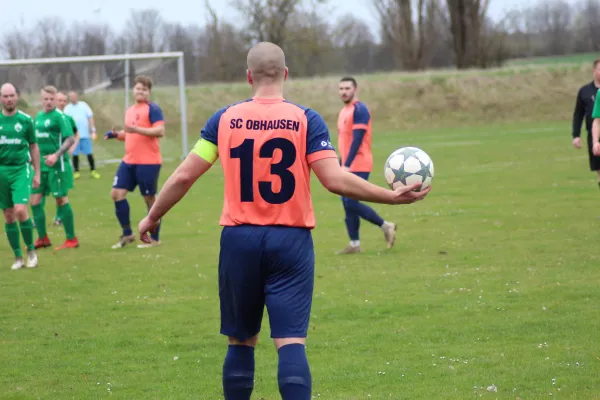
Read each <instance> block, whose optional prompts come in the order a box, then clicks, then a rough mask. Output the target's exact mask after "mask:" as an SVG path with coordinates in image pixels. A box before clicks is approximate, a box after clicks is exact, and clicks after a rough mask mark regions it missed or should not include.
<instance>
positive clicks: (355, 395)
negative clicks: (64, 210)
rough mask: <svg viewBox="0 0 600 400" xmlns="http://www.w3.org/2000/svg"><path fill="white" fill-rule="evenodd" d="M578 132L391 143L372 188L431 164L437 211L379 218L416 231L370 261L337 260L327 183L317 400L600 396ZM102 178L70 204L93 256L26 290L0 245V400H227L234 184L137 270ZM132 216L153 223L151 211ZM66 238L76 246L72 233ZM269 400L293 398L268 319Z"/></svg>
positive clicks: (43, 254) (520, 131)
mask: <svg viewBox="0 0 600 400" xmlns="http://www.w3.org/2000/svg"><path fill="white" fill-rule="evenodd" d="M515 112H516V113H518V112H519V111H518V110H515ZM568 130H569V126H568V123H567V122H544V123H540V122H537V123H514V124H499V123H496V124H489V125H488V126H485V127H483V128H482V127H476V128H453V129H429V130H420V131H419V130H414V131H411V132H410V133H406V132H403V131H399V130H385V129H384V130H380V131H378V132H376V135H375V140H374V153H375V160H376V169H375V171H374V172H373V175H372V177H373V179H372V180H373V181H374V182H376V183H379V184H383V178H382V171H381V170H382V167H383V162H384V160H385V158H386V156H387V155H388V154H389V153H390V152H391V151H392V150H393V149H395V148H397V147H400V146H403V145H415V146H419V147H421V148H423V149H425V150H426V151H427V152H428V153H429V154H430V155H431V157H432V158H433V160H434V162H435V167H436V177H435V178H434V185H433V186H434V190H433V191H432V192H431V195H430V197H429V198H428V199H427V200H426V201H424V202H420V203H417V204H414V205H411V206H398V207H391V206H379V205H376V206H375V208H376V209H377V210H378V211H380V212H381V214H382V215H383V216H384V218H386V219H388V220H392V221H396V222H397V223H398V224H399V227H400V228H399V238H398V242H397V245H396V246H395V247H394V248H393V249H392V250H390V251H386V250H385V245H384V242H383V236H382V234H381V232H380V231H379V230H378V229H377V228H375V227H373V226H369V225H368V224H367V223H363V225H362V237H361V239H362V245H363V249H364V250H365V251H364V253H363V254H360V255H355V256H344V257H342V256H336V255H334V252H335V251H336V250H338V249H340V248H341V247H343V246H344V245H345V244H346V243H347V239H346V237H345V228H344V225H343V215H342V206H341V202H340V200H339V198H337V197H336V196H334V195H331V194H328V193H326V192H325V191H324V190H323V189H322V188H321V187H320V186H319V185H318V184H317V183H316V182H315V184H314V185H313V192H314V199H315V200H314V202H315V209H316V216H317V221H318V226H317V228H316V229H315V231H314V239H315V246H316V255H317V270H316V288H315V295H314V304H313V313H312V319H311V325H310V334H309V344H308V354H309V358H310V362H311V366H312V374H313V388H314V396H315V397H317V398H320V399H331V400H334V399H338V400H355V399H356V400H358V399H468V398H483V399H517V398H520V399H523V400H525V399H528V400H529V399H547V398H553V399H597V398H599V397H600V395H599V393H600V384H599V381H598V376H600V348H599V346H598V332H600V320H599V319H598V315H599V311H600V309H599V308H600V307H599V304H600V292H599V290H598V286H599V284H600V272H599V270H598V266H599V265H600V255H599V254H598V253H597V252H596V251H595V248H594V246H595V245H596V235H597V232H598V225H600V219H599V217H600V211H599V208H598V204H599V202H600V192H599V190H598V186H597V184H596V182H595V177H594V176H592V175H591V174H590V173H589V172H588V171H587V159H586V157H587V156H586V154H585V153H584V151H579V152H576V151H575V150H573V149H571V148H570V147H569V146H570V143H569V137H568ZM174 167H175V164H169V165H167V166H166V167H165V170H164V172H163V175H162V181H163V182H164V180H165V179H166V177H167V175H168V173H169V172H170V171H171V170H172V169H173V168H174ZM84 168H85V167H84ZM100 172H101V173H102V179H101V180H99V181H94V180H91V179H89V178H87V176H86V175H85V174H84V178H82V179H81V180H79V181H78V182H77V186H76V188H75V190H73V192H72V194H71V200H72V204H73V207H74V211H75V213H76V223H77V231H78V236H79V238H80V241H81V244H82V245H81V247H80V248H79V249H76V250H73V251H66V252H61V253H55V252H53V251H52V250H46V251H40V254H39V256H40V267H39V268H38V269H36V270H21V271H11V270H10V268H9V267H10V263H11V257H10V250H9V248H8V246H7V243H6V241H5V240H2V241H0V254H2V260H3V261H2V263H3V264H2V265H3V267H2V268H1V269H0V290H1V292H2V297H3V301H2V302H0V321H1V323H0V341H1V345H0V354H2V357H1V358H0V385H1V386H0V387H1V389H0V398H2V399H101V398H111V397H112V398H118V399H190V398H198V399H221V398H222V395H221V386H220V371H221V365H222V359H223V356H224V352H225V340H224V338H223V337H221V336H220V335H219V334H218V330H219V312H218V291H217V276H216V273H217V268H216V264H217V255H218V240H219V232H220V228H219V226H218V225H217V219H218V214H219V212H220V208H221V196H222V178H221V176H220V173H219V172H220V171H219V170H218V169H217V168H215V169H214V170H212V171H210V172H209V174H208V175H207V176H206V177H204V178H203V179H202V180H201V181H200V182H198V183H197V184H196V186H195V187H194V188H193V189H192V191H191V193H190V194H189V196H188V197H187V198H186V199H185V200H184V201H182V202H181V203H180V204H179V205H178V206H177V207H176V208H175V209H174V210H173V211H172V212H171V213H170V214H169V215H168V217H167V218H166V219H165V221H164V226H163V230H162V234H163V241H164V245H163V246H162V247H159V248H155V249H150V250H139V249H136V248H125V249H123V250H121V251H114V250H111V249H110V246H111V245H112V244H113V243H114V242H115V241H116V240H117V237H118V235H119V229H118V227H117V222H116V218H115V217H114V215H113V214H114V213H113V205H112V203H111V201H110V197H109V190H110V185H111V182H112V176H113V173H114V166H104V167H102V168H101V169H100ZM130 204H131V206H132V210H133V220H134V221H139V219H140V218H141V217H142V216H143V211H144V207H143V205H142V201H141V199H140V197H139V195H138V194H137V193H136V194H134V195H132V196H130ZM47 212H48V213H49V215H50V216H53V215H54V207H53V206H52V205H51V204H48V205H47ZM50 231H51V238H52V240H53V242H54V243H55V244H59V243H60V242H61V241H62V239H63V232H62V229H61V228H54V227H51V228H50ZM492 385H493V386H492ZM488 387H489V390H488ZM494 388H495V389H496V390H497V391H494ZM254 394H255V395H254V397H253V398H255V399H264V400H274V399H277V398H279V396H278V392H277V383H276V355H275V352H274V349H273V346H272V344H271V343H270V340H269V329H268V326H267V319H266V317H265V326H264V331H263V333H262V334H261V342H260V344H259V346H258V352H257V373H256V386H255V391H254ZM550 396H552V397H550Z"/></svg>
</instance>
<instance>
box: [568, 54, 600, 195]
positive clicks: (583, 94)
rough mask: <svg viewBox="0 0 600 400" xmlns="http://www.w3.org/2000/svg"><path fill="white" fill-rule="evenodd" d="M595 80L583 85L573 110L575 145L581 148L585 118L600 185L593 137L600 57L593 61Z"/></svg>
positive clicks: (592, 164) (592, 166) (599, 162)
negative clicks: (582, 127) (593, 112)
mask: <svg viewBox="0 0 600 400" xmlns="http://www.w3.org/2000/svg"><path fill="white" fill-rule="evenodd" d="M592 74H593V78H594V79H593V80H592V81H591V82H590V83H588V84H586V85H584V86H582V87H581V88H580V89H579V91H578V92H577V99H576V101H575V110H574V111H573V130H572V133H573V146H574V147H575V148H576V149H579V148H581V124H582V122H583V121H584V120H585V127H586V130H587V132H588V136H587V146H588V155H589V161H590V170H591V171H596V174H597V175H598V185H599V186H600V157H599V156H598V155H594V151H593V144H594V141H593V139H592V120H593V117H592V111H593V109H594V103H595V102H596V101H597V100H598V96H597V94H598V89H600V59H597V60H595V61H594V63H593V70H592Z"/></svg>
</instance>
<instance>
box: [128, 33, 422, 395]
mask: <svg viewBox="0 0 600 400" xmlns="http://www.w3.org/2000/svg"><path fill="white" fill-rule="evenodd" d="M247 62H248V72H247V79H248V82H249V83H250V84H251V85H252V88H253V91H254V97H253V98H251V99H249V100H246V101H243V102H241V103H237V104H234V105H231V106H228V107H225V108H222V109H221V110H219V111H217V112H216V113H215V114H214V115H213V116H212V117H211V118H210V119H209V120H208V122H207V123H206V126H205V127H204V129H203V130H202V134H201V139H200V140H199V141H198V143H197V144H196V145H195V147H194V149H193V150H192V152H191V153H190V154H189V155H188V157H187V158H186V159H185V161H183V163H182V164H181V165H180V166H179V167H178V168H177V170H176V171H175V172H174V173H173V175H171V177H170V178H169V179H168V181H167V182H166V183H165V185H164V187H163V189H162V190H161V192H160V194H159V195H158V198H157V200H156V203H155V204H154V206H153V207H152V209H151V210H150V212H149V213H148V215H147V217H146V218H144V220H142V221H141V222H140V225H139V232H140V236H141V239H142V240H144V241H149V240H150V239H149V238H148V236H147V234H148V233H149V232H152V231H153V230H154V229H156V227H157V226H158V224H159V221H160V219H161V218H162V217H163V216H164V215H165V214H166V213H167V212H168V211H169V210H170V209H171V208H172V207H173V206H174V205H175V204H177V202H179V201H180V200H181V199H182V198H183V196H184V195H185V194H186V193H187V191H188V190H189V189H190V188H191V186H192V185H193V184H194V182H196V180H197V179H198V178H200V176H202V175H203V174H204V173H205V172H206V171H208V169H209V168H210V167H211V166H212V164H213V163H214V162H215V161H216V159H217V158H220V161H221V166H222V167H223V173H224V177H225V183H224V185H225V199H224V205H223V213H222V215H221V219H220V224H221V225H222V226H224V228H223V231H222V235H221V242H220V243H221V251H220V255H219V297H220V303H221V333H222V334H223V335H226V336H228V338H229V347H228V351H227V355H226V357H225V362H224V365H223V379H222V382H223V391H224V394H225V398H226V399H228V400H248V399H250V396H251V394H252V391H253V387H254V365H255V363H254V348H255V346H256V344H257V341H258V333H259V331H260V329H261V323H262V317H263V309H264V307H265V305H266V307H267V311H268V313H269V321H270V324H271V337H272V338H273V339H274V341H275V346H276V348H277V351H278V355H279V365H278V373H277V379H278V383H279V391H280V393H281V396H282V398H283V400H308V399H310V398H311V387H312V379H311V373H310V368H309V364H308V359H307V356H306V349H305V343H306V336H307V332H308V324H309V317H310V309H311V305H312V295H313V286H314V263H315V258H314V248H313V241H312V236H311V229H312V228H314V226H315V217H314V212H313V205H312V200H311V195H310V170H311V169H312V170H313V171H314V172H315V174H316V175H317V177H318V179H319V181H320V182H321V183H322V184H323V185H324V186H325V187H326V188H327V189H328V190H329V191H331V192H333V193H337V194H339V195H344V196H348V197H352V198H356V199H361V200H366V201H373V202H379V203H388V204H407V203H413V202H415V201H417V200H421V199H423V198H424V197H425V195H426V194H427V192H428V190H427V191H423V192H421V193H416V192H411V190H413V189H415V188H416V187H417V185H413V186H410V187H407V188H404V189H399V190H397V191H390V190H386V189H383V188H380V187H378V186H375V185H373V184H371V183H369V182H367V181H366V180H364V179H361V178H359V177H357V176H356V175H353V174H351V173H348V172H346V171H344V170H343V169H342V168H340V166H339V164H338V161H337V155H336V153H335V150H334V148H333V147H332V145H331V142H330V137H329V132H328V129H327V126H326V125H325V122H324V121H323V119H322V118H321V116H320V115H319V114H318V113H316V112H315V111H313V110H311V109H308V108H305V107H302V106H300V105H296V104H293V103H290V102H289V101H286V100H285V99H284V98H283V91H284V88H283V86H284V80H285V79H286V78H287V76H288V69H287V68H286V66H285V56H284V54H283V51H282V50H281V49H280V48H279V47H278V46H276V45H274V44H272V43H264V42H263V43H259V44H257V45H256V46H254V47H253V48H252V49H251V50H250V52H249V53H248V59H247Z"/></svg>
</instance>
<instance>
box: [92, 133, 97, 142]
mask: <svg viewBox="0 0 600 400" xmlns="http://www.w3.org/2000/svg"><path fill="white" fill-rule="evenodd" d="M96 139H98V135H96V132H92V140H96Z"/></svg>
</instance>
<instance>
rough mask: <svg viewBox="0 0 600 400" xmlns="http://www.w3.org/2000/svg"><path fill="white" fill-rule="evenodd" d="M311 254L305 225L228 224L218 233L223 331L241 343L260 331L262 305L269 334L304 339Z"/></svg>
mask: <svg viewBox="0 0 600 400" xmlns="http://www.w3.org/2000/svg"><path fill="white" fill-rule="evenodd" d="M314 271H315V253H314V247H313V240H312V235H311V232H310V230H309V229H305V228H293V227H283V226H282V227H278V226H253V225H242V226H231V227H229V226H228V227H224V228H223V231H222V233H221V251H220V255H219V299H220V304H221V334H223V335H226V336H231V337H234V338H236V339H237V340H239V341H244V340H247V339H249V338H251V337H253V336H255V335H257V334H258V333H259V332H260V328H261V323H262V318H263V311H264V308H265V305H266V307H267V312H268V313H269V322H270V327H271V337H272V338H291V337H302V338H303V337H306V336H307V333H308V323H309V318H310V310H311V306H312V296H313V287H314Z"/></svg>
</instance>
